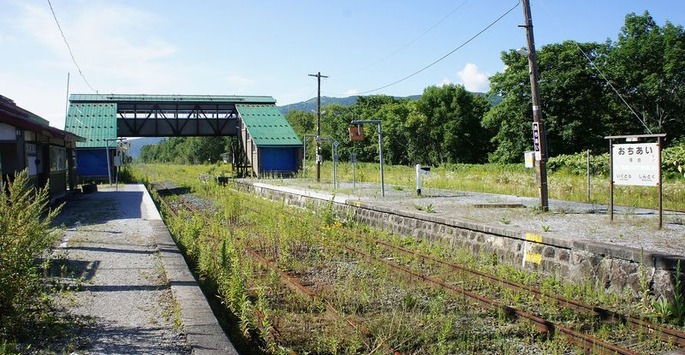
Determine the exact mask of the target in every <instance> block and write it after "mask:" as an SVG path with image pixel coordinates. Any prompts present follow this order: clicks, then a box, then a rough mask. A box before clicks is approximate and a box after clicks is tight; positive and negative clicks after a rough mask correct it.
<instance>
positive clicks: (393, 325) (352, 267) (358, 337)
mask: <svg viewBox="0 0 685 355" xmlns="http://www.w3.org/2000/svg"><path fill="white" fill-rule="evenodd" d="M154 189H155V190H156V191H157V193H153V195H154V196H156V198H157V199H158V201H159V203H160V205H161V207H162V208H161V210H162V212H163V214H164V215H165V219H166V222H167V224H168V225H169V227H170V230H171V231H172V234H174V235H175V238H176V240H177V243H178V244H179V246H180V247H181V248H182V249H183V250H184V252H185V253H186V254H187V256H188V258H189V259H190V260H193V261H194V263H195V264H196V265H195V267H196V272H197V274H198V275H199V276H200V277H201V278H205V279H207V280H209V281H210V284H213V285H215V288H216V291H217V292H218V294H219V297H220V298H221V299H222V302H223V303H224V304H226V305H227V311H230V312H232V313H233V314H234V315H235V316H236V317H237V318H238V319H240V323H241V326H240V329H241V333H242V335H243V336H244V337H247V338H251V339H253V341H254V342H255V344H257V345H259V347H260V348H261V350H262V351H265V352H268V353H340V352H342V353H445V354H450V353H512V354H513V353H516V354H519V353H529V354H538V353H544V354H547V353H562V354H565V353H583V352H591V353H606V354H648V353H655V354H656V353H663V352H666V351H670V350H675V349H680V348H683V347H685V333H683V332H682V331H681V330H679V329H672V328H670V327H667V326H664V325H659V324H654V323H653V322H651V320H652V319H645V315H644V314H641V313H640V309H639V305H637V306H635V307H631V306H630V305H629V304H627V302H625V301H623V303H624V304H623V305H620V303H621V302H622V301H621V300H616V299H613V300H612V299H606V300H604V303H606V305H602V304H599V303H600V302H599V301H598V300H597V299H596V298H595V299H593V298H591V297H590V296H588V295H587V294H589V293H590V292H589V291H588V290H583V289H582V288H573V287H571V286H568V285H563V284H561V283H560V282H557V281H556V280H553V279H536V278H534V277H532V275H530V274H526V273H523V272H521V271H516V270H513V269H511V268H507V267H504V266H501V265H487V264H485V266H484V265H483V263H482V260H481V261H479V260H477V258H475V257H474V256H473V255H464V254H465V253H461V252H459V251H457V250H453V249H451V248H449V247H448V246H443V245H438V244H430V243H427V242H422V241H418V240H414V239H410V238H406V237H399V236H392V235H388V234H385V233H381V232H378V231H374V230H370V229H368V228H365V227H364V226H359V225H356V224H355V223H353V222H351V221H349V220H345V219H344V218H342V219H341V218H339V217H336V216H334V215H333V212H332V210H331V209H329V210H323V211H317V212H316V213H313V212H312V211H308V210H302V209H296V208H292V207H288V206H285V205H283V204H280V203H274V202H270V201H266V200H262V199H260V198H257V197H254V196H251V195H248V194H245V193H242V192H238V191H235V190H232V189H230V188H228V187H226V188H220V187H214V186H207V187H206V188H205V189H202V191H195V192H194V193H193V194H190V193H189V191H188V190H187V189H179V188H178V187H176V186H174V185H173V184H170V183H158V184H155V185H154ZM483 269H486V271H483ZM503 275H506V276H507V277H503ZM560 293H563V295H560ZM606 297H609V296H606ZM577 298H588V299H589V300H590V301H589V302H592V304H589V303H588V302H583V301H579V300H577ZM609 306H612V307H615V309H616V310H610V309H609V308H610V307H609Z"/></svg>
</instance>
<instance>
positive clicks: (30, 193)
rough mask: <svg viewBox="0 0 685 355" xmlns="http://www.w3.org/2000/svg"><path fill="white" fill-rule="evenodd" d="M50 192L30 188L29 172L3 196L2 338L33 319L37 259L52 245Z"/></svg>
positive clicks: (0, 251)
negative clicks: (29, 313) (49, 230)
mask: <svg viewBox="0 0 685 355" xmlns="http://www.w3.org/2000/svg"><path fill="white" fill-rule="evenodd" d="M48 201H49V198H48V189H47V188H43V189H38V190H36V189H34V188H33V187H31V186H30V181H29V178H28V173H27V171H26V170H24V171H22V172H21V173H18V174H16V177H15V180H14V181H13V182H11V183H9V184H8V186H7V188H6V190H5V191H4V192H3V193H0V338H2V335H11V334H13V332H14V331H16V330H17V329H19V327H21V326H22V325H24V324H25V323H26V322H28V321H29V319H30V318H31V317H30V316H29V315H28V314H27V313H28V312H30V310H31V309H34V308H35V307H34V306H35V305H37V304H39V300H40V296H41V292H40V282H39V273H38V270H37V265H36V262H35V260H36V258H37V257H38V256H40V254H41V253H43V252H44V251H45V250H46V249H48V248H50V247H51V246H52V245H53V242H54V237H53V236H51V235H50V233H49V232H48V228H49V226H50V222H51V220H52V218H53V217H54V216H55V215H56V214H57V213H59V208H58V209H53V210H52V211H49V212H48V211H47V207H48V206H47V205H48Z"/></svg>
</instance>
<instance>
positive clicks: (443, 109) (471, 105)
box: [416, 85, 489, 164]
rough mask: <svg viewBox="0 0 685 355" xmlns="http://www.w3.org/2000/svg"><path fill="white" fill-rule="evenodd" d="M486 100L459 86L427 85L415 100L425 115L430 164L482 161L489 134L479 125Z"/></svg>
mask: <svg viewBox="0 0 685 355" xmlns="http://www.w3.org/2000/svg"><path fill="white" fill-rule="evenodd" d="M488 106H489V105H488V103H487V102H486V101H485V100H484V99H482V98H480V97H476V96H475V95H474V94H472V93H470V92H468V91H467V90H466V89H465V88H464V87H463V86H461V85H445V86H442V87H437V86H431V87H428V88H426V89H425V90H424V91H423V95H421V98H419V100H418V101H417V103H416V107H417V110H418V111H419V112H420V113H421V114H423V115H424V116H425V117H426V121H425V123H426V124H427V125H428V127H425V128H423V129H419V130H418V132H419V133H420V134H428V139H427V143H428V148H429V150H430V152H429V159H430V163H431V164H443V163H478V162H484V161H485V159H486V157H487V153H488V150H489V149H488V147H489V137H488V136H487V134H485V131H484V130H483V128H482V126H481V120H482V117H483V114H484V113H485V112H486V111H487V108H488Z"/></svg>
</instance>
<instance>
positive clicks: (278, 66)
mask: <svg viewBox="0 0 685 355" xmlns="http://www.w3.org/2000/svg"><path fill="white" fill-rule="evenodd" d="M51 3H52V6H53V9H54V11H55V13H56V15H57V18H58V20H59V23H60V25H61V27H62V30H63V31H64V34H65V36H66V38H67V41H68V43H69V45H70V46H71V49H72V52H73V54H74V57H75V59H76V62H77V63H78V65H79V67H80V68H81V72H82V73H83V76H85V79H87V81H88V83H89V84H90V85H88V83H86V81H85V80H84V79H83V78H82V77H81V75H79V73H78V69H77V68H76V66H75V64H74V63H73V61H72V59H71V56H70V54H69V51H68V49H67V47H66V45H65V43H64V40H63V39H62V37H61V35H60V32H59V29H58V27H57V25H56V23H55V20H54V18H53V16H52V13H51V11H50V7H49V4H48V1H47V0H0V14H2V16H0V53H1V55H0V94H2V95H4V96H7V97H9V98H11V99H13V100H14V101H15V102H16V103H17V104H18V105H19V106H21V107H23V108H25V109H28V110H30V111H32V112H34V113H36V114H38V115H40V116H42V117H44V118H46V119H48V120H50V122H51V125H52V126H54V127H57V128H60V129H63V128H64V113H65V107H66V95H67V73H70V76H71V79H70V85H69V92H70V93H94V91H93V89H94V90H97V92H99V93H117V94H196V95H268V96H273V97H274V98H275V99H276V100H277V101H278V104H279V105H283V104H289V103H294V102H299V101H304V100H307V99H309V98H312V97H314V96H316V79H315V78H312V77H310V76H308V74H312V73H317V72H321V74H323V75H327V76H329V78H327V79H323V80H322V95H325V96H349V95H355V94H358V93H365V92H368V91H371V92H369V94H387V95H396V96H407V95H415V94H421V93H422V92H423V89H424V88H426V87H427V86H431V85H441V84H443V83H458V84H462V85H464V86H465V87H466V88H467V89H469V90H472V91H487V89H488V77H489V76H491V75H493V74H495V73H497V72H501V71H502V70H503V69H504V68H503V65H502V62H501V60H500V53H501V52H502V51H506V50H509V49H514V48H520V47H523V46H525V31H524V30H523V29H522V28H520V27H518V25H520V24H522V23H523V10H522V8H521V6H520V5H519V6H517V7H516V8H515V9H514V10H513V11H511V12H510V13H508V14H507V15H505V16H504V17H503V18H502V19H501V20H500V21H498V22H497V23H495V24H494V25H493V26H492V27H490V28H489V29H488V30H487V31H485V32H484V33H483V34H481V35H479V36H478V37H476V38H475V39H473V40H472V41H470V42H469V43H468V44H466V45H464V46H463V47H462V48H460V49H459V50H457V51H455V52H454V53H453V54H451V55H450V56H448V57H447V58H445V59H443V60H442V61H440V62H439V63H437V64H435V65H433V66H432V67H430V68H428V69H426V70H424V71H422V72H421V73H419V74H417V75H415V76H413V77H411V78H408V79H406V80H404V81H402V82H400V83H397V84H395V85H391V86H388V87H386V88H383V89H382V90H376V91H372V90H374V89H377V88H380V87H384V86H386V85H388V84H390V83H393V82H395V81H398V80H400V79H402V78H404V77H407V76H409V75H411V74H412V73H414V72H416V71H418V70H420V69H422V68H424V67H426V66H427V65H429V64H431V63H432V62H434V61H436V60H437V59H439V58H441V57H442V56H444V55H445V54H447V53H449V52H450V51H452V50H454V49H456V48H457V47H459V46H461V45H463V44H464V43H465V42H467V41H468V40H469V39H470V38H471V37H473V36H474V35H476V34H477V33H478V32H480V31H481V30H483V29H484V28H486V27H487V26H488V25H490V24H491V23H493V22H494V21H495V20H496V19H497V18H499V17H500V16H502V15H503V14H505V13H507V11H509V10H510V9H511V8H512V7H514V6H516V5H517V4H518V1H517V0H453V1H446V0H433V1H431V0H429V1H416V0H414V1H409V0H398V1H392V2H390V1H380V0H346V1H339V0H330V1H313V0H306V1H304V0H302V1H299V0H292V1H275V0H273V1H268V0H251V1H232V0H212V1H209V0H205V1H180V0H173V1H172V0H119V1H111V0H110V1H106V0H51ZM531 7H532V15H533V24H534V30H535V39H536V47H537V48H540V47H542V46H544V45H545V44H548V43H558V42H561V41H564V40H576V41H580V42H604V41H605V40H607V39H611V40H615V39H616V38H617V35H618V33H619V32H620V29H621V26H622V25H623V22H624V18H625V15H626V14H628V13H631V12H635V13H638V14H642V13H643V12H644V11H649V12H650V14H651V15H652V16H653V17H654V19H655V20H656V21H657V23H658V24H659V25H660V26H663V25H664V24H665V22H666V21H667V20H668V21H670V22H672V23H674V24H677V25H682V24H683V23H685V1H682V0H649V1H645V0H594V1H588V0H574V1H568V0H531ZM91 87H92V89H91Z"/></svg>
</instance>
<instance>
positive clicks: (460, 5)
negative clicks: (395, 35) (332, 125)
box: [339, 0, 469, 76]
mask: <svg viewBox="0 0 685 355" xmlns="http://www.w3.org/2000/svg"><path fill="white" fill-rule="evenodd" d="M467 2H469V0H464V1H463V2H462V3H461V4H459V5H458V6H457V7H455V8H454V9H453V10H452V11H450V12H449V13H448V14H447V15H445V16H443V17H442V18H441V19H440V20H439V21H438V22H436V23H434V24H433V25H432V26H431V27H429V28H428V29H426V30H425V31H423V33H421V34H420V35H418V36H417V37H415V38H414V39H412V40H411V41H409V42H407V43H406V44H404V45H403V46H401V47H400V48H398V49H396V50H395V51H393V52H391V53H390V54H388V55H386V56H384V57H382V58H381V59H379V60H377V61H375V62H373V63H371V64H368V65H366V66H364V67H361V68H358V69H354V70H350V71H349V72H345V73H343V74H339V75H340V76H343V75H349V74H352V73H356V72H359V71H362V70H365V69H368V68H371V67H373V66H375V65H378V64H380V63H382V62H384V61H386V60H387V59H389V58H391V57H393V56H395V55H396V54H397V53H399V52H401V51H402V50H404V49H405V48H407V47H409V46H411V45H412V44H414V43H415V42H416V41H418V40H419V39H421V38H423V37H424V36H425V35H427V34H428V33H429V32H431V31H432V30H434V29H435V28H436V27H438V26H439V25H440V24H441V23H443V22H445V20H447V19H448V18H449V17H450V16H452V15H453V14H454V13H455V12H457V10H459V9H461V8H462V7H463V6H464V5H466V3H467Z"/></svg>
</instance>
